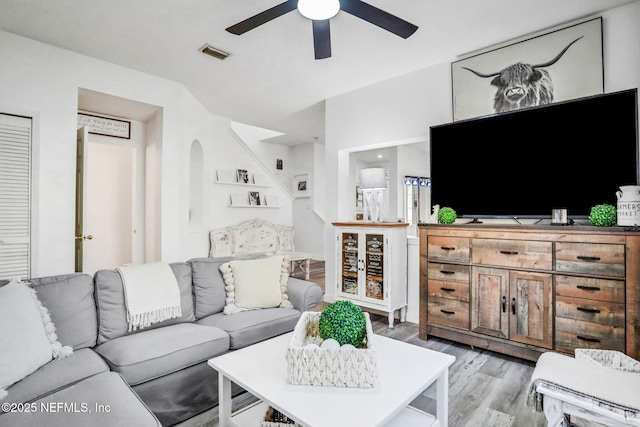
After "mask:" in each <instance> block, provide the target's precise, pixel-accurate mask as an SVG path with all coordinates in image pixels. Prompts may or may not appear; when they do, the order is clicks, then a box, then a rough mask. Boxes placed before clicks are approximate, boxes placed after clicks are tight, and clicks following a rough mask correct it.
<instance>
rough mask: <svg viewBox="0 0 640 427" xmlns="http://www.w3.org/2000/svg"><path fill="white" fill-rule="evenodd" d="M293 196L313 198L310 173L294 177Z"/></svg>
mask: <svg viewBox="0 0 640 427" xmlns="http://www.w3.org/2000/svg"><path fill="white" fill-rule="evenodd" d="M293 195H294V196H295V197H311V180H310V177H309V174H308V173H304V174H301V175H295V176H294V177H293Z"/></svg>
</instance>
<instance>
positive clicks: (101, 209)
mask: <svg viewBox="0 0 640 427" xmlns="http://www.w3.org/2000/svg"><path fill="white" fill-rule="evenodd" d="M85 138H86V134H85ZM81 147H83V148H81ZM82 149H83V151H84V155H81V154H80V153H81V150H82ZM134 155H135V148H134V147H132V146H128V145H118V144H109V143H98V142H86V140H85V141H84V143H80V142H79V143H78V163H79V165H80V166H79V168H80V169H82V172H79V173H78V178H79V181H78V182H79V183H81V184H79V185H78V195H79V196H81V198H82V201H81V202H80V203H79V205H78V206H79V207H80V208H79V209H80V211H79V212H78V213H77V217H78V218H79V220H78V224H79V225H80V226H81V229H82V231H81V232H79V230H77V231H76V241H77V242H78V243H79V246H80V247H79V248H78V247H77V251H76V256H77V259H78V258H79V260H80V263H81V267H80V266H79V265H76V270H78V271H83V272H85V273H89V274H93V273H95V272H96V271H97V270H100V269H104V268H115V267H119V266H122V265H125V264H130V263H132V262H133V234H134V228H133V215H134V214H133V210H134V209H133V206H134V204H133V202H134V184H133V182H134V176H133V174H134ZM78 254H79V257H78Z"/></svg>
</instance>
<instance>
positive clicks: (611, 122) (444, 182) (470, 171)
mask: <svg viewBox="0 0 640 427" xmlns="http://www.w3.org/2000/svg"><path fill="white" fill-rule="evenodd" d="M637 110H638V100H637V89H632V90H626V91H622V92H615V93H610V94H604V95H597V96H591V97H587V98H580V99H578V100H572V101H566V102H557V103H553V104H549V105H545V106H540V107H532V108H528V109H523V110H518V111H514V112H508V113H501V114H495V115H491V116H485V117H480V118H477V119H470V120H464V121H458V122H453V123H449V124H444V125H438V126H432V127H431V129H430V157H431V204H432V205H436V204H438V205H440V206H441V207H443V206H448V207H451V208H453V209H454V210H455V211H456V213H457V214H458V217H468V218H542V219H544V218H548V217H551V215H552V210H553V209H567V215H568V217H569V218H570V219H573V218H587V217H588V216H589V213H590V211H591V207H592V206H595V205H598V204H611V205H614V206H616V191H618V190H619V187H620V186H622V185H637V184H638V111H637Z"/></svg>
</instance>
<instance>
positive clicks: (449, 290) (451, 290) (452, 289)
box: [440, 287, 456, 292]
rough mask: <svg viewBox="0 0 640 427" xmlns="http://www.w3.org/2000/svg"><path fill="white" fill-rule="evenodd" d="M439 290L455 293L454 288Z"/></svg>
mask: <svg viewBox="0 0 640 427" xmlns="http://www.w3.org/2000/svg"><path fill="white" fill-rule="evenodd" d="M440 289H442V290H443V291H445V292H455V291H456V290H455V289H454V288H443V287H441V288H440Z"/></svg>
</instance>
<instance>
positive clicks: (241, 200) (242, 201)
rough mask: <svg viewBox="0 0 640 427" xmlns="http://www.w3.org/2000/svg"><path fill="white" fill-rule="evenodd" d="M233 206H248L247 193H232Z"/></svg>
mask: <svg viewBox="0 0 640 427" xmlns="http://www.w3.org/2000/svg"><path fill="white" fill-rule="evenodd" d="M231 206H247V195H246V194H244V193H231Z"/></svg>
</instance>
